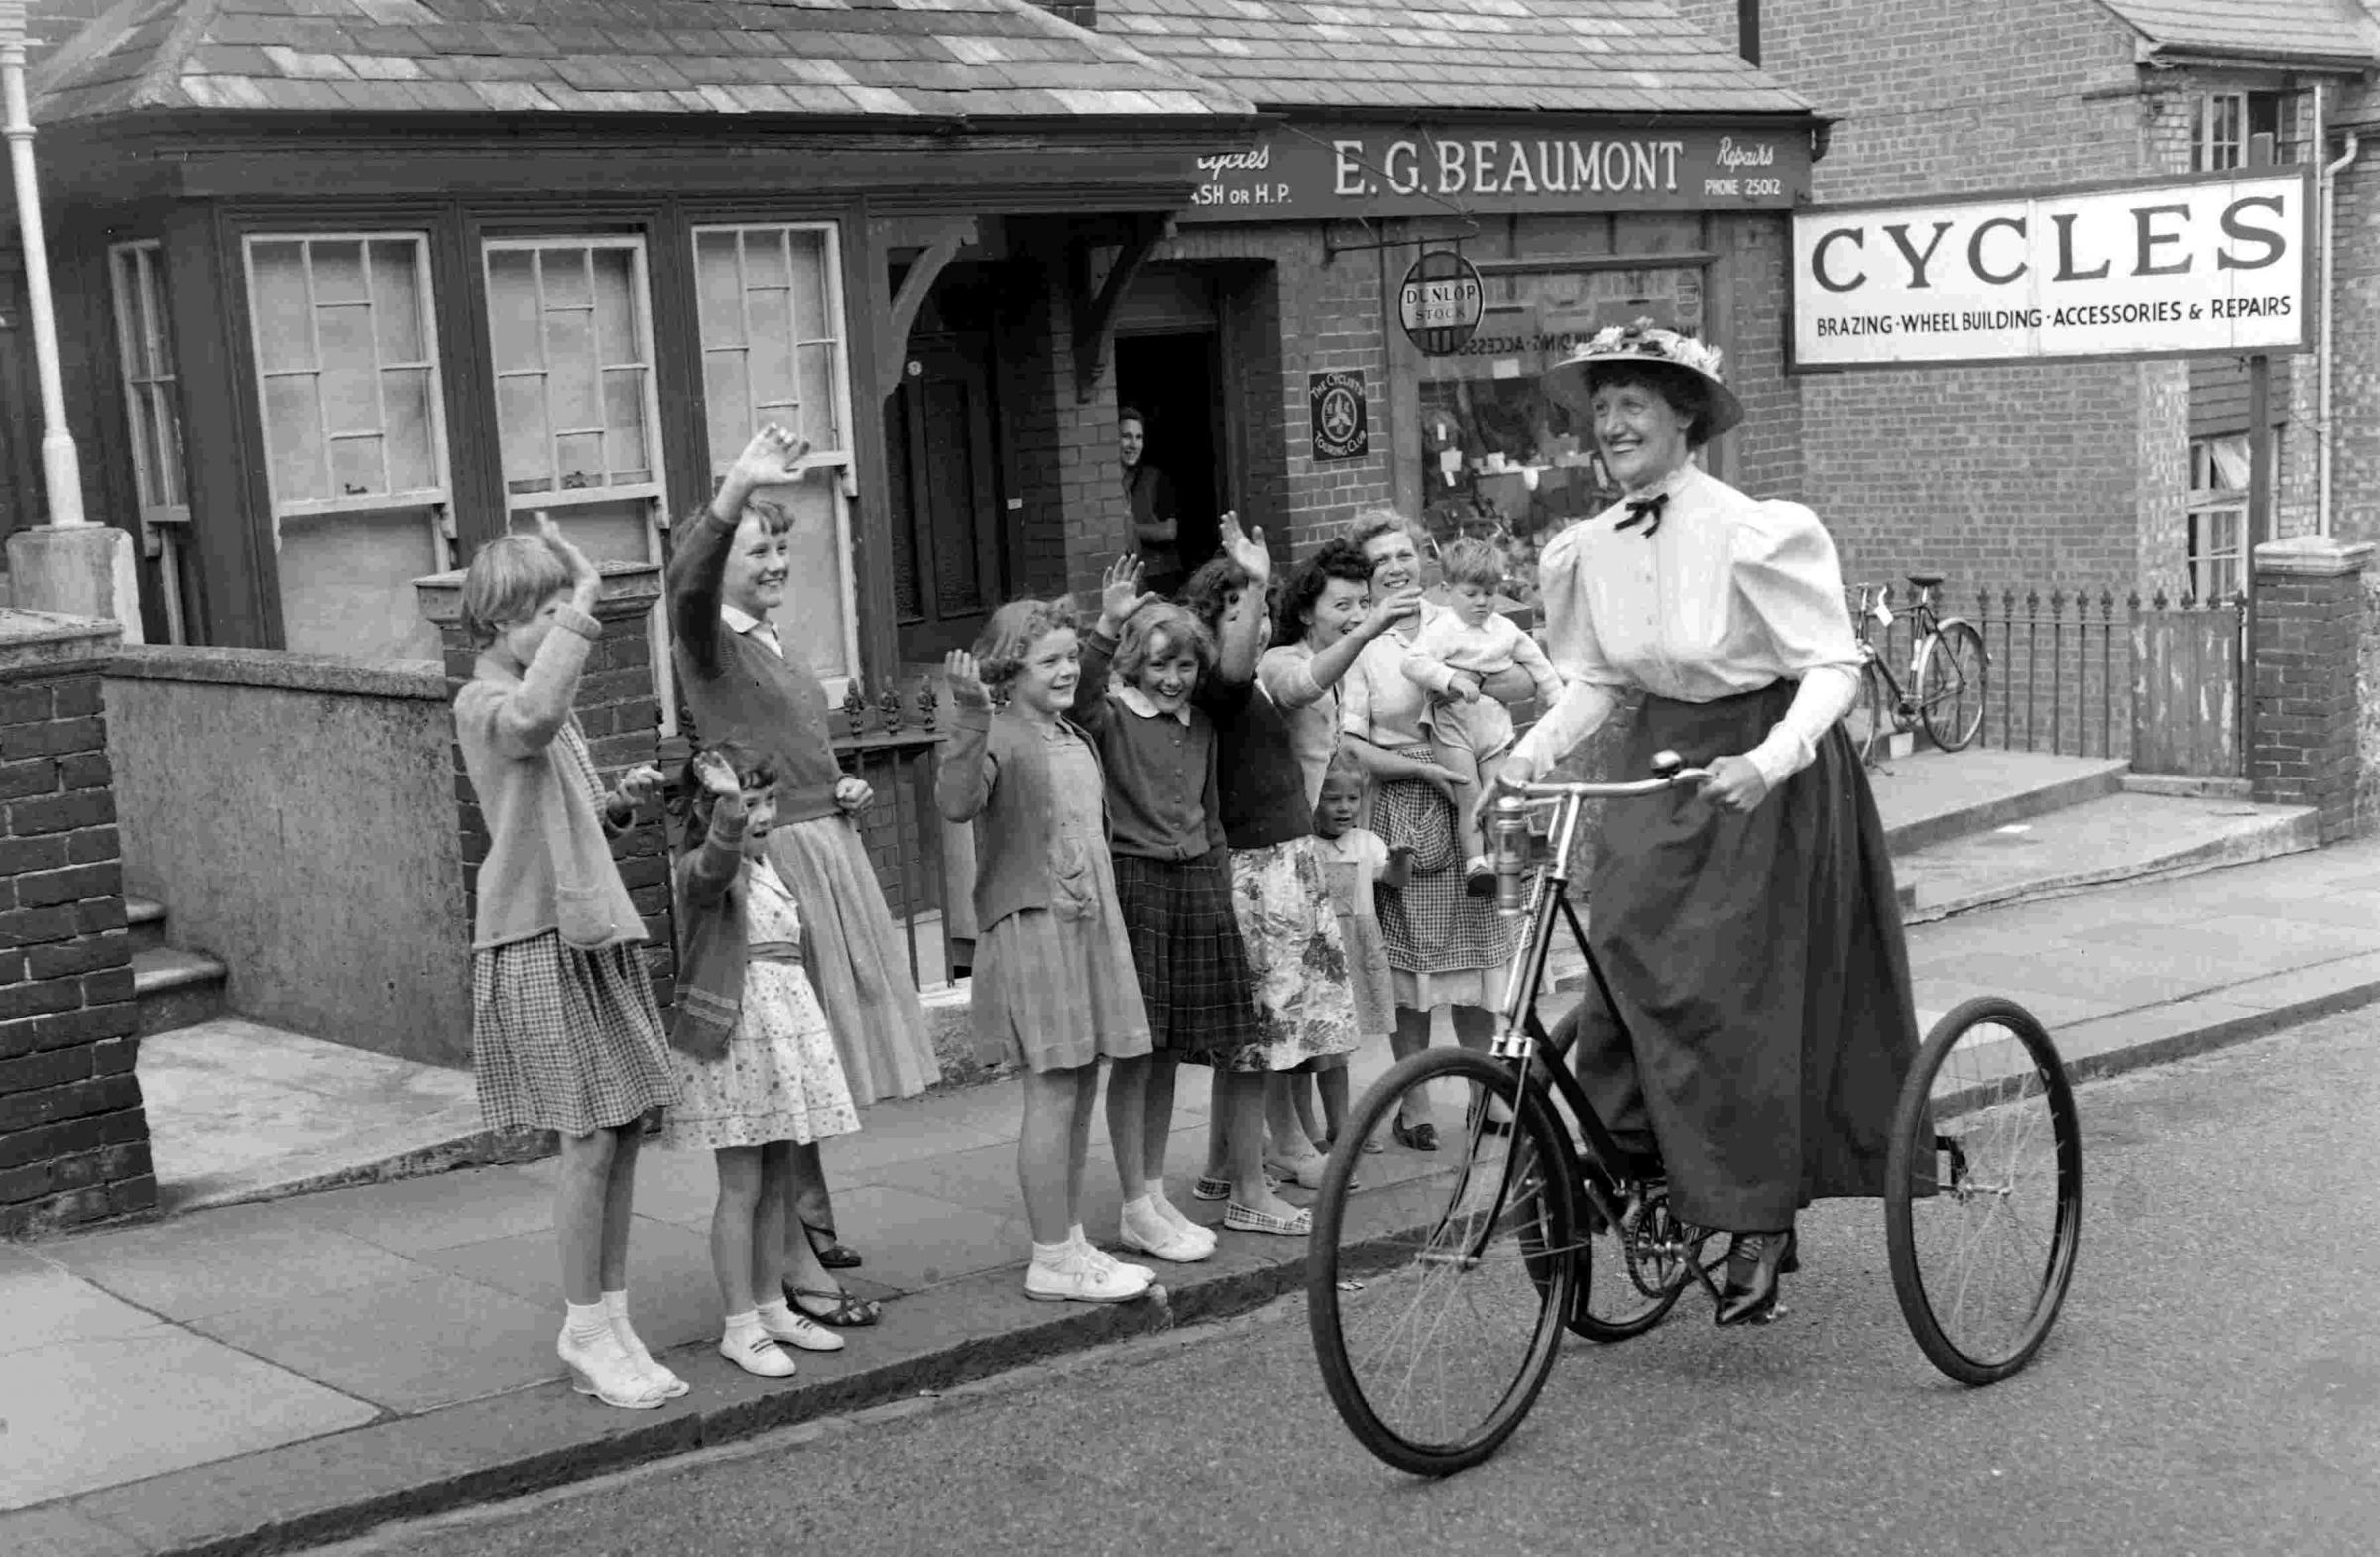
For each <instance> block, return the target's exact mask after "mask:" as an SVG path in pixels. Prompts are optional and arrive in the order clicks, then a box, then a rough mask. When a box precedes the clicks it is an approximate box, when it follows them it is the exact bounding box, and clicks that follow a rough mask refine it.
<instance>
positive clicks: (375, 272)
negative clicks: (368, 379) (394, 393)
mask: <svg viewBox="0 0 2380 1557" xmlns="http://www.w3.org/2000/svg"><path fill="white" fill-rule="evenodd" d="M372 314H373V320H374V323H375V324H376V325H377V327H378V329H379V333H380V360H381V361H382V362H383V363H393V362H426V361H428V360H429V339H428V337H427V335H426V334H424V333H423V331H422V328H421V287H420V277H419V275H418V274H417V272H416V267H415V253H414V246H413V245H412V244H410V243H376V244H373V245H372Z"/></svg>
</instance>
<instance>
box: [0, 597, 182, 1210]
mask: <svg viewBox="0 0 2380 1557" xmlns="http://www.w3.org/2000/svg"><path fill="white" fill-rule="evenodd" d="M117 635H118V630H117V628H116V626H115V624H113V623H109V622H91V621H83V620H81V619H78V618H72V617H60V616H52V615H48V614H46V613H40V612H26V611H0V830H4V832H0V1237H7V1236H14V1235H16V1234H19V1233H23V1232H26V1231H28V1230H31V1229H35V1228H40V1227H48V1226H57V1225H62V1224H67V1223H75V1222H89V1221H96V1220H98V1219H100V1218H103V1217H110V1216H119V1215H123V1214H126V1213H129V1212H138V1211H146V1210H148V1209H150V1208H151V1207H152V1206H154V1205H155V1204H156V1202H157V1178H156V1175H155V1173H154V1172H153V1170H152V1168H151V1165H150V1161H149V1124H148V1119H147V1116H146V1115H145V1114H144V1113H143V1111H142V1107H141V1087H140V1082H139V1080H138V1079H137V1077H136V1076H135V1075H134V1060H135V1058H136V1056H137V1054H138V1050H139V1043H138V1040H137V1039H136V1038H135V1037H134V1033H135V1031H136V1029H137V1025H138V1022H137V1018H136V1017H135V1013H134V1007H133V998H132V967H131V960H132V946H131V939H130V936H129V935H128V934H127V932H126V930H125V925H124V887H123V879H122V870H121V867H120V864H119V861H118V843H117V834H116V826H115V821H116V804H115V794H114V788H113V781H112V780H113V775H112V773H111V770H110V767H109V764H108V754H107V716H106V712H105V708H104V700H103V693H102V689H101V680H100V673H101V670H102V669H103V667H104V666H105V664H106V662H107V656H108V655H109V653H110V652H112V650H113V649H114V646H115V641H116V638H117Z"/></svg>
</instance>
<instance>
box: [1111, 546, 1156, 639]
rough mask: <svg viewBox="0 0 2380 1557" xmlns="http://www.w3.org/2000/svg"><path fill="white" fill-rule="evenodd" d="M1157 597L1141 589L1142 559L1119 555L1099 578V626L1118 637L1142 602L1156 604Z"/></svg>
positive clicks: (1145, 604) (1136, 612) (1146, 604)
mask: <svg viewBox="0 0 2380 1557" xmlns="http://www.w3.org/2000/svg"><path fill="white" fill-rule="evenodd" d="M1158 598H1159V597H1158V596H1156V595H1154V594H1144V593H1142V591H1141V588H1140V559H1139V558H1138V557H1135V556H1120V557H1118V558H1117V559H1116V560H1115V561H1113V562H1111V563H1109V564H1108V570H1107V571H1106V572H1105V573H1102V574H1101V575H1100V578H1099V630H1100V631H1101V632H1103V633H1105V634H1107V635H1108V636H1109V637H1110V638H1114V637H1116V636H1117V635H1118V634H1120V633H1122V632H1123V631H1124V624H1125V623H1127V622H1130V620H1131V619H1132V618H1133V617H1134V616H1135V615H1137V614H1138V613H1139V610H1140V608H1141V607H1142V606H1149V605H1154V604H1156V603H1157V600H1158Z"/></svg>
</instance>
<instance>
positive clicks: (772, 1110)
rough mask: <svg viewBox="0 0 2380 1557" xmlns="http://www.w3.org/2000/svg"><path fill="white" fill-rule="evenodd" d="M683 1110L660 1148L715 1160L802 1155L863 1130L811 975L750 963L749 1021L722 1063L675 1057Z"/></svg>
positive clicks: (674, 1115) (675, 1113) (673, 1115)
mask: <svg viewBox="0 0 2380 1557" xmlns="http://www.w3.org/2000/svg"><path fill="white" fill-rule="evenodd" d="M669 1059H670V1062H671V1064H672V1065H673V1067H674V1068H675V1069H676V1072H677V1082H678V1092H679V1094H680V1096H679V1098H678V1102H677V1106H676V1107H674V1108H672V1109H670V1110H669V1112H668V1115H667V1116H666V1119H665V1126H666V1128H665V1130H664V1133H663V1135H662V1138H661V1143H662V1144H663V1145H667V1146H678V1147H686V1148H690V1149H695V1150H704V1151H717V1150H720V1149H721V1148H723V1147H730V1146H767V1145H773V1144H775V1143H776V1142H777V1141H780V1140H790V1141H793V1142H795V1143H797V1144H800V1145H805V1146H806V1145H808V1144H809V1143H810V1142H811V1141H813V1140H817V1139H820V1138H823V1137H827V1136H848V1135H850V1134H851V1133H852V1132H853V1131H855V1130H858V1129H859V1128H860V1115H859V1110H857V1109H856V1108H854V1107H853V1106H852V1102H851V1088H850V1086H849V1085H848V1084H847V1083H846V1082H845V1081H844V1079H843V1061H842V1059H841V1058H840V1057H839V1056H838V1055H837V1054H836V1053H835V1039H834V1035H833V1034H832V1033H830V1032H828V1031H827V1028H826V1014H825V1013H824V1012H823V1011H821V1010H819V1008H818V997H817V996H816V995H815V994H814V993H813V992H812V991H811V989H810V981H809V977H808V975H806V974H804V973H803V972H802V971H801V969H800V968H798V967H796V966H794V965H793V964H791V963H781V962H753V963H747V964H746V965H745V969H744V1012H743V1018H742V1019H741V1020H740V1021H738V1022H737V1023H736V1030H735V1032H734V1033H733V1034H732V1035H731V1036H730V1037H729V1038H728V1040H727V1052H726V1053H725V1054H722V1055H720V1056H719V1057H718V1058H717V1059H696V1058H695V1057H694V1056H693V1055H691V1054H687V1053H683V1052H681V1051H677V1050H672V1051H671V1052H670V1055H669Z"/></svg>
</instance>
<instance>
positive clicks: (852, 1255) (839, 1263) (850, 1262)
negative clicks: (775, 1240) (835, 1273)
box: [801, 1222, 866, 1270]
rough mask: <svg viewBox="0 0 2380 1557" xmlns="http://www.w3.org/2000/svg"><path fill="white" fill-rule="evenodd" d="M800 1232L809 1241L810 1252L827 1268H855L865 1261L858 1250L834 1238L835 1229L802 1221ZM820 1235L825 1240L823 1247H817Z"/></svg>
mask: <svg viewBox="0 0 2380 1557" xmlns="http://www.w3.org/2000/svg"><path fill="white" fill-rule="evenodd" d="M801 1234H802V1237H804V1238H806V1239H808V1240H809V1241H810V1253H811V1254H813V1255H816V1256H817V1257H818V1262H819V1263H820V1264H822V1265H824V1266H826V1268H827V1269H829V1270H857V1269H859V1268H860V1266H861V1265H863V1264H865V1263H866V1261H865V1260H863V1259H862V1258H860V1252H859V1251H858V1250H856V1249H854V1248H852V1247H851V1246H850V1245H849V1244H845V1243H842V1242H841V1241H839V1240H838V1239H836V1237H835V1230H834V1229H833V1228H831V1227H814V1226H812V1225H811V1224H809V1223H807V1222H804V1223H803V1224H802V1225H801ZM821 1237H823V1238H825V1240H826V1247H825V1248H824V1249H820V1248H819V1247H818V1240H819V1239H820V1238H821Z"/></svg>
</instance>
